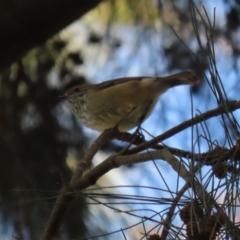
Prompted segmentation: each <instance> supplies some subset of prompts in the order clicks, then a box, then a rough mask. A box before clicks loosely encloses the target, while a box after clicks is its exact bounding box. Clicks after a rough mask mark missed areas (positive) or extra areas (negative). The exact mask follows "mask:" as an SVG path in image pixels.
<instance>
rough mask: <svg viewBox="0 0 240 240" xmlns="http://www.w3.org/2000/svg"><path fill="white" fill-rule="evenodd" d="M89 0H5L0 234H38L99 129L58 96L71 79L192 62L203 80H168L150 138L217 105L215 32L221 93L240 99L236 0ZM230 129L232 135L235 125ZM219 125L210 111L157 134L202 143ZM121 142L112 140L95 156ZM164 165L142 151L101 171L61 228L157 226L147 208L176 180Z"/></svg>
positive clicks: (75, 232) (165, 69) (218, 133)
mask: <svg viewBox="0 0 240 240" xmlns="http://www.w3.org/2000/svg"><path fill="white" fill-rule="evenodd" d="M87 2H88V3H85V2H84V3H83V1H66V2H65V1H59V0H58V1H56V0H51V1H30V0H24V1H7V2H5V1H0V50H1V51H0V53H1V54H0V70H1V73H0V239H24V240H25V239H39V238H40V237H41V235H42V232H43V230H44V227H45V224H46V221H47V218H48V216H49V214H50V210H51V209H52V207H53V204H54V202H55V197H56V196H57V191H59V190H60V188H61V186H62V185H63V184H64V183H68V181H69V180H70V177H71V176H72V172H73V171H74V169H75V166H76V162H77V161H78V160H80V159H81V157H82V156H83V154H84V152H85V151H86V150H87V149H88V148H89V146H90V145H91V143H92V142H93V141H94V139H96V138H97V136H98V135H99V133H98V132H95V131H92V130H89V129H86V128H84V127H83V126H82V125H81V124H80V123H79V122H78V121H77V120H76V118H75V117H74V116H73V114H72V112H71V110H70V108H69V106H68V105H67V103H66V102H64V101H63V100H62V99H61V98H60V97H59V96H60V95H61V94H62V93H63V91H64V89H65V88H66V87H68V86H71V85H73V84H74V83H84V82H89V83H98V82H102V81H105V80H109V79H113V78H118V77H125V76H164V75H168V74H171V73H175V72H178V71H182V70H191V71H193V72H195V73H196V74H197V75H198V76H199V78H200V80H201V82H200V84H198V85H197V86H194V87H191V88H189V87H186V86H183V87H178V88H174V89H171V90H169V91H168V92H167V93H166V94H164V96H162V98H161V100H160V101H159V103H158V104H157V106H156V109H155V111H154V113H153V114H152V116H151V117H150V118H149V119H148V120H147V121H146V122H145V123H144V124H143V126H142V127H143V128H144V129H146V131H147V132H144V136H145V138H146V139H151V138H153V137H154V136H157V135H158V134H160V133H162V132H164V131H166V130H167V129H169V128H171V127H173V126H175V125H177V124H180V123H181V122H183V121H184V120H187V119H189V118H191V117H192V116H195V115H196V114H199V113H201V112H205V111H207V110H210V109H212V108H215V107H217V106H218V103H217V100H216V96H215V95H214V94H213V92H212V91H211V88H210V87H209V86H210V84H209V82H211V75H210V73H209V69H210V68H211V66H210V65H211V62H210V61H209V55H210V51H209V45H208V44H209V42H208V40H209V39H208V36H210V37H211V39H212V41H213V42H212V44H213V45H212V46H214V61H215V66H216V67H217V71H218V72H217V73H218V74H219V76H220V78H221V81H222V82H221V83H222V85H223V87H224V89H225V92H226V95H227V97H228V99H230V100H238V99H239V91H240V84H239V79H240V74H239V67H240V58H239V54H240V42H239V39H240V30H239V29H240V28H239V26H240V11H239V10H240V2H239V1H238V0H230V1H224V0H219V1H210V0H202V1H201V0H199V1H197V0H196V1H186V0H171V1H165V0H163V1H160V0H159V1H158V0H141V1H139V0H131V1H127V0H115V1H113V0H106V1H97V0H95V1H93V0H91V1H87ZM190 3H191V4H190ZM193 3H194V4H195V7H196V9H198V11H199V12H197V11H196V12H195V15H193V11H192V10H191V7H190V6H193ZM196 32H197V34H196ZM208 34H209V35H208ZM208 81H209V82H208ZM234 116H235V117H236V118H237V119H239V114H237V113H236V114H235V115H234ZM228 128H229V129H228V130H229V134H230V135H231V136H232V139H235V140H236V137H237V134H236V132H235V130H234V129H233V128H232V126H231V124H229V125H228ZM195 133H196V134H195ZM225 133H226V132H225V131H224V129H223V128H222V124H221V121H220V119H219V120H216V119H213V120H209V121H207V122H206V123H204V124H203V125H202V126H199V127H198V128H196V129H187V130H186V131H184V132H182V133H180V134H178V135H176V136H174V137H172V138H169V139H168V140H166V141H165V142H164V143H165V144H167V145H168V146H171V147H175V148H179V149H185V150H189V151H192V150H194V151H196V152H204V151H207V150H208V149H209V148H211V146H212V144H213V143H215V144H216V143H217V144H220V145H221V146H229V145H230V143H229V142H228V141H227V140H226V134H225ZM124 146H125V145H124V144H123V143H121V142H118V141H113V142H111V143H108V144H107V145H106V146H104V148H103V149H102V150H101V151H99V152H98V153H97V155H96V156H95V158H94V159H93V163H92V167H94V166H96V165H97V164H99V163H100V162H101V161H103V160H104V159H105V158H106V157H107V156H109V155H110V154H112V153H114V152H117V151H119V150H121V149H122V148H123V147H124ZM171 171H172V170H171V168H170V167H169V166H168V165H167V164H163V163H157V164H156V163H153V162H148V163H143V164H138V165H134V166H128V167H122V168H120V169H115V170H113V171H111V172H109V173H107V174H106V176H104V177H102V178H101V179H100V180H99V181H98V182H97V184H96V185H95V186H93V187H92V188H90V189H88V190H85V191H82V192H81V193H79V198H78V201H76V202H75V203H74V204H73V205H72V206H71V208H70V210H69V212H68V214H67V216H66V218H65V220H64V224H63V226H62V229H61V234H62V237H63V238H66V239H91V238H90V237H93V239H113V238H114V239H142V237H143V233H144V231H149V233H151V234H153V233H157V232H158V230H159V229H158V227H159V226H158V225H156V224H155V223H154V222H153V221H146V220H144V219H145V218H144V217H152V218H151V219H154V218H155V217H156V219H158V220H161V218H160V215H159V214H160V212H161V211H163V212H161V214H163V215H164V211H165V210H164V209H166V208H167V206H166V205H164V204H160V203H159V202H158V201H157V198H160V197H172V195H171V194H170V193H171V192H174V193H175V192H177V191H179V189H180V188H181V186H182V185H181V184H183V183H182V182H181V180H180V179H179V185H178V186H176V180H177V175H175V173H171ZM116 196H118V197H116ZM130 196H131V197H130ZM153 216H154V217H153ZM178 224H179V226H180V223H179V219H178V218H177V217H176V225H178ZM122 229H124V230H122ZM144 229H145V230H144ZM146 229H147V230H146ZM143 239H146V238H143ZM173 239H175V238H173Z"/></svg>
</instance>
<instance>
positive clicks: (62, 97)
mask: <svg viewBox="0 0 240 240" xmlns="http://www.w3.org/2000/svg"><path fill="white" fill-rule="evenodd" d="M58 97H59V98H61V99H64V100H66V99H67V97H66V96H64V95H60V96H58Z"/></svg>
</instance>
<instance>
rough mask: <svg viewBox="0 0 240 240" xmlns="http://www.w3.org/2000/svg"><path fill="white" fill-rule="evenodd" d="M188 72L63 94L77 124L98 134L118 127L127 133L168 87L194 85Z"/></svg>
mask: <svg viewBox="0 0 240 240" xmlns="http://www.w3.org/2000/svg"><path fill="white" fill-rule="evenodd" d="M197 82H199V79H198V78H197V77H196V76H195V75H194V74H193V73H191V72H180V73H177V74H174V75H170V76H167V77H126V78H119V79H115V80H110V81H106V82H103V83H99V84H80V85H76V86H74V87H71V88H70V89H68V90H66V91H65V93H64V95H63V97H64V98H65V99H67V101H68V102H69V103H70V105H71V108H72V110H73V112H74V114H75V115H76V117H77V118H78V120H79V121H80V122H81V123H83V124H84V125H85V126H87V127H90V128H92V129H95V130H98V131H104V130H105V129H108V128H113V127H118V129H119V130H120V131H123V132H124V131H128V130H130V129H132V128H134V127H136V126H139V124H141V123H142V122H143V121H144V120H145V119H146V118H148V117H149V115H150V114H151V112H152V110H153V108H154V106H155V105H156V102H157V100H158V97H159V96H160V95H162V94H163V93H164V92H165V91H167V90H168V89H169V88H171V87H175V86H178V85H186V84H196V83H197Z"/></svg>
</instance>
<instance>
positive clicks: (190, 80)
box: [159, 72, 199, 87]
mask: <svg viewBox="0 0 240 240" xmlns="http://www.w3.org/2000/svg"><path fill="white" fill-rule="evenodd" d="M159 81H161V82H162V83H163V82H165V83H166V85H168V87H175V86H178V85H187V84H196V83H198V82H199V78H198V77H197V76H196V75H194V74H193V73H192V72H180V73H176V74H173V75H170V76H166V77H162V78H159Z"/></svg>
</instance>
